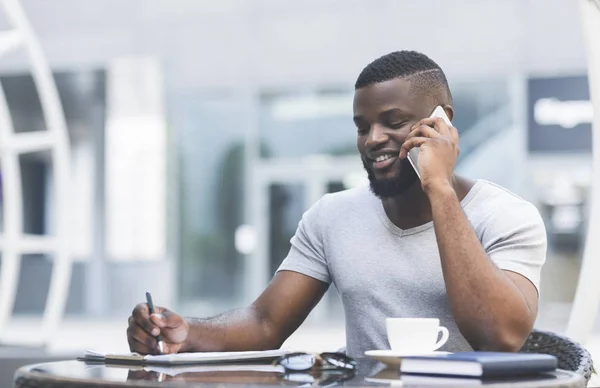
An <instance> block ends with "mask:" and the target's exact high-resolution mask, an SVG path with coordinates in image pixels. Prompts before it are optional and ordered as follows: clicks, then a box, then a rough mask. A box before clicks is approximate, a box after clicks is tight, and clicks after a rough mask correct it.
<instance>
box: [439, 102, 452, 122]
mask: <svg viewBox="0 0 600 388" xmlns="http://www.w3.org/2000/svg"><path fill="white" fill-rule="evenodd" d="M442 108H444V112H446V116H448V118H449V119H450V121H452V119H454V108H452V105H444V106H442Z"/></svg>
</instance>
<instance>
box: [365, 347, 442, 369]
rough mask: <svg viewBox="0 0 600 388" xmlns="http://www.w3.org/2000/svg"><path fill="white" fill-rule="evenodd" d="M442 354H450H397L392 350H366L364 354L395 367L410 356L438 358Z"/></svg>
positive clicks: (436, 352)
mask: <svg viewBox="0 0 600 388" xmlns="http://www.w3.org/2000/svg"><path fill="white" fill-rule="evenodd" d="M442 354H450V352H442V351H434V352H425V353H415V352H411V353H407V352H398V351H394V350H389V349H385V350H367V351H366V352H365V356H368V357H372V358H374V359H376V360H377V361H381V362H383V363H384V364H388V365H392V366H396V365H400V363H401V362H402V358H403V357H410V356H439V355H442Z"/></svg>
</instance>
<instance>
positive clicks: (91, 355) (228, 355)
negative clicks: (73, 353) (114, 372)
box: [81, 349, 290, 365]
mask: <svg viewBox="0 0 600 388" xmlns="http://www.w3.org/2000/svg"><path fill="white" fill-rule="evenodd" d="M288 353H290V351H289V350H283V349H275V350H262V351H245V352H195V353H175V354H161V355H150V354H149V355H146V356H142V355H140V354H137V353H122V354H111V353H103V352H96V351H91V350H87V351H86V352H85V354H84V356H83V358H81V360H83V361H93V362H105V363H122V364H148V365H151V364H153V365H193V364H209V363H235V362H240V361H261V360H263V361H264V360H270V359H274V358H277V357H281V356H284V355H286V354H288Z"/></svg>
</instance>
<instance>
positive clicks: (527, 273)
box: [483, 201, 547, 293]
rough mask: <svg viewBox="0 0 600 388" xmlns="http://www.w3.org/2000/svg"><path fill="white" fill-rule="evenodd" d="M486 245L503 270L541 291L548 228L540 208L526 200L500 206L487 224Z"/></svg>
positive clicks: (493, 259)
mask: <svg viewBox="0 0 600 388" xmlns="http://www.w3.org/2000/svg"><path fill="white" fill-rule="evenodd" d="M485 236H486V238H485V239H484V241H483V247H484V249H485V251H486V253H487V254H488V257H489V258H490V259H491V260H492V261H493V262H494V263H495V264H496V265H497V266H498V267H499V268H500V269H502V270H507V271H512V272H516V273H518V274H520V275H522V276H524V277H526V278H527V279H529V280H530V281H531V283H533V285H534V286H535V288H536V289H537V291H538V293H539V291H540V276H541V271H542V266H543V265H544V262H545V261H546V248H547V238H546V228H545V226H544V221H543V220H542V217H541V216H540V213H539V211H538V210H537V208H536V207H535V206H533V205H532V204H531V203H529V202H526V201H519V202H516V203H511V204H510V205H509V206H507V207H506V208H504V209H498V211H497V212H495V215H494V216H492V217H491V219H490V220H489V223H488V225H486V232H485Z"/></svg>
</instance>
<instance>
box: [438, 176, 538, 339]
mask: <svg viewBox="0 0 600 388" xmlns="http://www.w3.org/2000/svg"><path fill="white" fill-rule="evenodd" d="M432 190H433V191H434V192H433V191H432V192H430V194H429V197H430V202H431V208H432V212H433V220H434V221H433V224H434V229H435V235H436V239H437V243H438V248H439V251H440V258H441V264H442V271H443V274H444V281H445V283H446V290H447V293H448V299H449V302H450V309H451V311H452V315H453V316H454V319H455V320H456V324H457V325H458V328H459V329H460V331H461V333H462V334H463V335H464V336H465V338H466V339H467V341H469V343H470V344H471V346H473V348H475V349H479V350H501V351H518V350H519V349H520V348H521V346H522V345H523V343H524V342H525V340H526V338H527V335H528V334H529V332H530V331H531V329H532V328H533V324H534V322H535V318H536V316H537V304H538V295H537V290H536V289H535V287H534V285H533V284H532V283H531V282H530V281H529V280H528V279H526V278H524V277H523V276H521V275H519V274H517V273H514V272H509V271H502V270H500V269H499V268H498V267H496V265H494V263H493V262H492V261H491V260H490V259H489V257H488V256H487V254H486V252H485V251H484V249H483V247H482V246H481V242H480V241H479V239H478V238H477V235H476V233H475V231H474V230H473V227H472V226H471V224H470V223H469V220H468V219H467V217H466V216H465V214H464V213H463V211H462V208H461V206H460V202H459V200H458V198H457V197H456V193H455V192H454V190H453V189H452V187H451V186H447V187H445V188H442V187H440V188H435V189H433V188H432Z"/></svg>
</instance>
